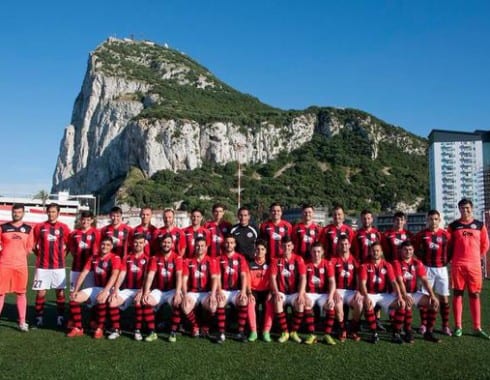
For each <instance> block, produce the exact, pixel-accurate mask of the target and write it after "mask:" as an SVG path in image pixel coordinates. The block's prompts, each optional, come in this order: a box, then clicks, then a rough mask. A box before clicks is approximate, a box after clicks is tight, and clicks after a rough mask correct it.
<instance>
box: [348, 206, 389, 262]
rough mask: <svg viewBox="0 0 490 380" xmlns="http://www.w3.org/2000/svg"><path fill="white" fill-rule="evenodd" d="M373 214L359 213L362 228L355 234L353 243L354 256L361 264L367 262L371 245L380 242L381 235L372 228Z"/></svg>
mask: <svg viewBox="0 0 490 380" xmlns="http://www.w3.org/2000/svg"><path fill="white" fill-rule="evenodd" d="M373 221H374V218H373V213H372V212H371V211H369V210H363V211H362V212H361V224H362V227H361V228H360V229H359V230H358V231H357V232H356V237H355V239H354V242H353V244H352V245H353V247H352V248H353V249H354V256H355V257H356V259H357V261H358V262H359V263H361V264H364V263H367V262H368V261H369V253H370V251H371V245H373V243H374V242H377V241H378V242H382V238H383V235H382V234H381V232H379V231H378V230H377V229H376V228H375V227H374V226H373Z"/></svg>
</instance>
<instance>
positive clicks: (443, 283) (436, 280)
mask: <svg viewBox="0 0 490 380" xmlns="http://www.w3.org/2000/svg"><path fill="white" fill-rule="evenodd" d="M425 269H426V271H427V280H429V284H430V286H432V289H433V290H434V293H436V294H438V295H440V296H449V295H450V293H449V274H448V271H447V267H439V268H438V267H425ZM422 292H423V293H424V294H429V293H428V292H427V290H425V289H422Z"/></svg>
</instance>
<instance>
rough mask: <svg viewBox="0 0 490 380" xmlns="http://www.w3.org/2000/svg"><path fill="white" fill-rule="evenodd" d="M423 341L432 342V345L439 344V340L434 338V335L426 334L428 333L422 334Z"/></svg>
mask: <svg viewBox="0 0 490 380" xmlns="http://www.w3.org/2000/svg"><path fill="white" fill-rule="evenodd" d="M424 340H426V341H428V342H432V343H440V342H441V340H440V339H439V338H438V337H436V336H435V335H434V333H432V332H428V331H427V332H426V333H425V334H424Z"/></svg>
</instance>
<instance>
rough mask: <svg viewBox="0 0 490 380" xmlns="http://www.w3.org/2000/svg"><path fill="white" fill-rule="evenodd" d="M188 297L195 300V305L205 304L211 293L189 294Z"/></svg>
mask: <svg viewBox="0 0 490 380" xmlns="http://www.w3.org/2000/svg"><path fill="white" fill-rule="evenodd" d="M187 295H188V296H189V297H190V298H191V299H192V300H194V303H195V304H196V305H197V304H199V303H203V302H204V300H205V299H206V298H207V297H208V295H209V292H199V293H196V292H188V293H187Z"/></svg>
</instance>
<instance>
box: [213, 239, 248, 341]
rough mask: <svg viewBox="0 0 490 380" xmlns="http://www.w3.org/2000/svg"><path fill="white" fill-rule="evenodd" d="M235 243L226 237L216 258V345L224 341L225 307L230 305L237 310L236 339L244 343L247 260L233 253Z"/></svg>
mask: <svg viewBox="0 0 490 380" xmlns="http://www.w3.org/2000/svg"><path fill="white" fill-rule="evenodd" d="M235 246H236V241H235V238H234V237H233V236H232V235H227V236H226V237H225V242H224V250H223V253H222V254H221V255H220V256H219V257H218V258H217V260H216V261H217V266H218V269H219V272H220V276H219V279H220V283H219V290H218V295H217V300H218V308H217V309H216V317H217V319H218V333H219V337H218V343H223V342H224V341H225V331H226V313H225V308H226V305H228V304H232V305H234V306H235V307H236V308H237V310H238V334H237V335H236V339H237V340H239V341H246V340H247V338H246V337H245V335H244V331H245V325H246V323H247V316H248V297H247V283H248V281H247V280H248V276H249V273H248V264H247V260H245V258H244V257H243V256H242V255H240V254H239V253H237V252H235Z"/></svg>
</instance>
